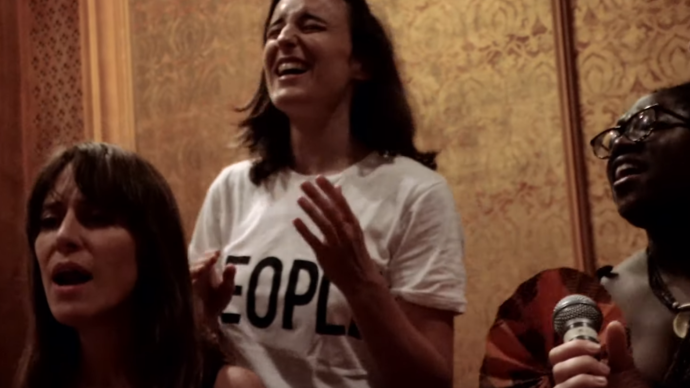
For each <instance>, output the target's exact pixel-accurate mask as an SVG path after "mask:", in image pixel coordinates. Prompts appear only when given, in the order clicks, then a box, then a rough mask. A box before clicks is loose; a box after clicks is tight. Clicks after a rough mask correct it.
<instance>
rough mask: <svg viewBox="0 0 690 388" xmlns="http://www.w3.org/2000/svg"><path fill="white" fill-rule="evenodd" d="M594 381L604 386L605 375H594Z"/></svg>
mask: <svg viewBox="0 0 690 388" xmlns="http://www.w3.org/2000/svg"><path fill="white" fill-rule="evenodd" d="M594 383H596V384H597V385H601V386H606V377H601V376H599V377H595V378H594Z"/></svg>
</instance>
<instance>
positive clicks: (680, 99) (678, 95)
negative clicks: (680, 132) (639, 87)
mask: <svg viewBox="0 0 690 388" xmlns="http://www.w3.org/2000/svg"><path fill="white" fill-rule="evenodd" d="M654 94H656V95H657V96H659V97H661V98H668V99H670V100H672V102H673V104H674V105H675V107H676V108H678V109H682V110H683V111H684V113H685V114H688V115H690V82H685V83H683V84H680V85H676V86H671V87H668V88H663V89H659V90H657V91H655V92H654ZM669 108H671V107H669Z"/></svg>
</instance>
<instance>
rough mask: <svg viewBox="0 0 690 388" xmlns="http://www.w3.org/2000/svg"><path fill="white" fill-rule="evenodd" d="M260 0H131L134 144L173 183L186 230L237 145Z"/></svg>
mask: <svg viewBox="0 0 690 388" xmlns="http://www.w3.org/2000/svg"><path fill="white" fill-rule="evenodd" d="M262 3H263V2H259V1H244V2H237V1H227V0H195V1H194V2H191V1H182V0H174V1H171V0H130V14H131V17H130V23H131V25H132V27H131V29H132V31H131V36H132V61H133V78H134V80H133V82H134V104H135V126H136V141H137V150H138V151H139V152H140V153H141V154H142V155H143V156H144V157H146V158H148V159H149V160H151V161H152V162H153V163H154V164H156V165H157V166H158V167H159V168H160V169H161V170H162V172H163V173H164V174H165V176H166V178H167V179H168V180H169V182H170V184H171V185H172V187H173V190H174V191H175V194H176V196H177V199H178V201H179V202H180V207H181V209H182V214H183V218H184V223H185V227H186V229H187V232H188V234H189V233H191V231H192V228H193V225H194V222H195V219H196V213H197V211H198V209H199V207H200V206H201V202H202V201H203V197H204V195H205V192H206V189H207V188H208V186H209V185H210V184H211V182H212V181H213V179H214V178H215V177H216V175H217V174H218V173H220V170H221V169H222V168H223V167H224V166H226V165H228V164H230V163H232V162H234V161H238V160H241V159H244V154H243V153H242V152H241V151H238V150H237V149H235V148H234V147H233V146H232V145H233V144H234V143H235V141H236V140H235V134H236V126H235V124H236V123H237V122H238V121H239V119H240V117H241V116H238V115H237V114H235V113H234V111H233V108H234V107H237V106H240V105H243V104H244V103H245V102H246V101H247V100H248V99H249V98H250V97H251V95H252V92H253V91H254V88H255V85H256V83H257V80H258V76H259V69H260V65H261V28H262V22H263V18H264V8H265V7H264V6H263V5H262Z"/></svg>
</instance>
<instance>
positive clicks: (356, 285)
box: [190, 0, 465, 388]
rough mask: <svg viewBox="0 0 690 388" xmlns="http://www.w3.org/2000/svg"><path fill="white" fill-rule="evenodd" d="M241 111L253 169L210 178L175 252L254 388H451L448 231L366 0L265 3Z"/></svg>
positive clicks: (455, 255)
mask: <svg viewBox="0 0 690 388" xmlns="http://www.w3.org/2000/svg"><path fill="white" fill-rule="evenodd" d="M245 110H246V111H248V117H247V118H246V120H244V122H243V123H242V128H243V129H244V140H245V144H246V145H247V146H248V147H249V149H250V150H251V151H252V153H253V155H254V159H253V160H251V161H245V162H241V163H237V164H234V165H232V166H229V167H227V168H225V169H224V170H223V171H222V172H221V174H220V175H219V176H218V178H216V180H215V181H214V182H213V184H212V185H211V187H210V189H209V191H208V193H207V197H206V199H205V202H204V205H203V207H202V209H201V212H200V214H199V218H198V220H197V224H196V228H195V231H194V235H193V238H192V242H191V244H190V257H193V258H199V259H198V260H197V261H195V262H194V263H193V264H192V267H193V268H192V269H193V273H194V276H195V277H196V285H197V288H198V289H199V290H200V291H201V292H202V293H204V294H205V295H206V299H205V300H206V307H207V311H209V314H213V313H215V312H218V313H219V314H220V313H221V311H222V314H221V319H220V321H221V325H222V328H223V330H224V332H225V333H226V334H227V335H228V336H229V337H230V338H231V339H232V341H233V343H234V344H236V347H237V352H238V353H239V355H240V357H241V359H242V360H243V361H244V362H245V363H246V365H247V366H248V367H250V368H251V369H253V370H254V371H255V372H256V373H257V374H258V375H259V376H260V377H261V378H262V379H263V381H264V382H265V384H266V386H267V387H269V388H282V387H295V388H304V387H319V388H321V387H346V388H365V387H403V388H404V387H450V386H451V385H452V384H451V380H452V360H453V351H452V350H453V318H454V317H455V316H456V315H457V314H460V313H462V312H463V311H464V308H465V296H464V287H465V271H464V267H463V263H462V254H463V245H462V243H463V241H462V229H461V225H460V219H459V216H458V214H457V212H456V210H455V203H454V200H453V196H452V193H451V191H450V189H449V187H448V184H447V182H446V181H445V180H444V179H443V178H442V177H441V176H440V175H439V174H437V173H436V172H435V171H434V170H435V168H436V163H435V156H436V155H435V153H422V152H419V151H418V150H417V149H416V148H415V146H414V143H413V137H414V132H415V127H414V122H413V119H412V114H411V111H410V106H409V104H408V102H407V99H406V96H405V91H404V87H403V84H402V81H401V79H400V75H399V72H398V70H397V68H396V65H395V60H394V53H393V47H392V44H391V41H390V40H389V38H388V37H387V35H386V33H385V31H384V29H383V27H382V26H381V23H380V22H379V21H378V20H377V19H376V18H375V17H374V16H373V15H372V13H371V11H370V9H369V7H368V5H367V4H366V1H365V0H273V1H272V4H271V8H270V13H269V17H268V19H267V21H266V25H265V36H264V69H263V74H262V78H261V84H260V86H259V89H258V91H257V93H256V95H255V96H254V98H253V100H252V101H251V103H250V104H249V106H248V107H247V108H246V109H245ZM219 258H220V260H219ZM212 268H216V269H217V270H211V269H212ZM223 268H224V269H223ZM221 271H222V275H220V273H221ZM219 275H220V276H219ZM233 281H234V285H235V291H234V296H233V297H232V301H231V302H230V303H229V304H228V299H229V294H228V292H227V290H231V289H232V286H233ZM218 288H220V289H222V290H225V292H223V291H218V290H217V289H218ZM223 294H224V295H227V296H224V295H223Z"/></svg>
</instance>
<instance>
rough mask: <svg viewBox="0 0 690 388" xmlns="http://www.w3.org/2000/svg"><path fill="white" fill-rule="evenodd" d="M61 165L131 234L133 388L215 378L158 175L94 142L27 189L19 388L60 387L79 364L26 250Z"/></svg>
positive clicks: (58, 161) (215, 358) (173, 213)
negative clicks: (26, 322)
mask: <svg viewBox="0 0 690 388" xmlns="http://www.w3.org/2000/svg"><path fill="white" fill-rule="evenodd" d="M68 166H69V167H71V170H72V172H73V174H74V181H75V183H76V185H77V187H78V188H79V190H80V192H81V193H82V195H83V196H84V197H85V198H86V199H87V200H88V201H89V202H91V203H93V204H94V205H96V206H98V207H100V208H102V209H103V210H106V211H108V212H110V213H111V214H117V215H118V216H121V217H122V222H123V225H124V226H125V227H126V228H127V229H128V230H129V231H130V233H131V234H132V235H133V236H134V240H135V242H136V252H137V253H136V256H137V257H136V261H137V268H138V272H137V273H138V278H137V281H136V284H135V287H134V290H133V294H132V295H131V300H132V303H133V305H134V311H133V319H136V324H135V325H133V327H134V336H133V338H131V341H133V343H134V344H135V345H136V346H135V347H136V349H137V353H136V354H132V355H131V360H132V365H133V366H134V367H135V370H134V371H133V372H134V379H135V381H132V382H131V383H133V384H134V386H135V387H146V388H149V387H156V388H193V387H200V386H201V384H208V383H209V382H210V383H211V386H212V385H213V384H212V382H213V381H214V380H215V377H216V372H218V370H219V369H220V367H222V365H223V364H225V363H228V362H230V361H231V360H230V355H229V354H226V353H224V351H222V350H221V347H220V344H219V340H218V338H220V337H218V336H216V335H215V334H216V333H212V331H211V329H209V328H207V327H206V326H203V325H202V324H201V320H200V319H199V316H200V314H199V313H197V312H196V310H195V308H194V301H193V294H192V284H191V279H190V273H189V265H188V261H187V247H186V243H185V236H184V231H183V227H182V222H181V219H180V213H179V210H178V207H177V203H176V201H175V198H174V197H173V193H172V191H171V190H170V187H169V186H168V183H167V182H166V181H165V179H164V178H163V176H162V175H161V174H160V173H159V172H158V171H157V170H156V169H155V168H154V167H153V166H152V165H151V164H150V163H148V162H147V161H145V160H144V159H142V158H140V157H139V156H137V155H136V154H134V153H132V152H128V151H125V150H123V149H121V148H118V147H116V146H112V145H108V144H104V143H83V144H79V145H76V146H74V147H71V148H69V149H67V150H65V151H62V152H60V153H58V154H57V155H56V156H55V157H53V158H52V159H51V160H50V161H49V162H48V163H47V165H46V166H45V167H44V168H43V169H42V170H41V172H40V174H39V175H38V178H37V179H36V182H35V184H34V186H33V189H32V191H31V194H30V197H29V202H28V209H27V210H28V211H27V222H26V235H27V239H28V243H29V249H30V254H31V255H30V260H28V268H27V269H28V279H29V293H30V296H29V302H30V315H29V319H30V323H31V325H30V328H29V335H28V339H27V344H26V347H25V350H24V355H23V357H22V359H21V361H20V367H19V370H18V376H17V377H18V378H17V386H18V387H19V388H48V387H57V388H62V387H66V386H68V385H69V384H72V383H73V381H74V379H75V378H76V373H77V368H78V365H79V358H80V346H79V338H78V335H77V332H76V330H75V329H73V328H71V327H68V326H65V325H63V324H61V323H59V322H58V321H57V320H56V319H55V317H54V316H53V314H52V313H51V311H50V307H49V305H48V301H47V299H46V295H45V290H44V288H43V283H42V281H41V273H40V269H39V266H38V261H37V257H36V251H35V249H34V243H35V241H36V238H37V236H38V234H39V233H40V229H41V228H40V218H41V213H42V208H43V203H44V201H45V198H46V196H48V195H49V194H50V192H51V191H52V190H53V188H54V185H55V182H56V180H57V179H58V177H59V176H60V174H61V173H62V172H63V171H64V170H65V169H66V168H67V167H68Z"/></svg>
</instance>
